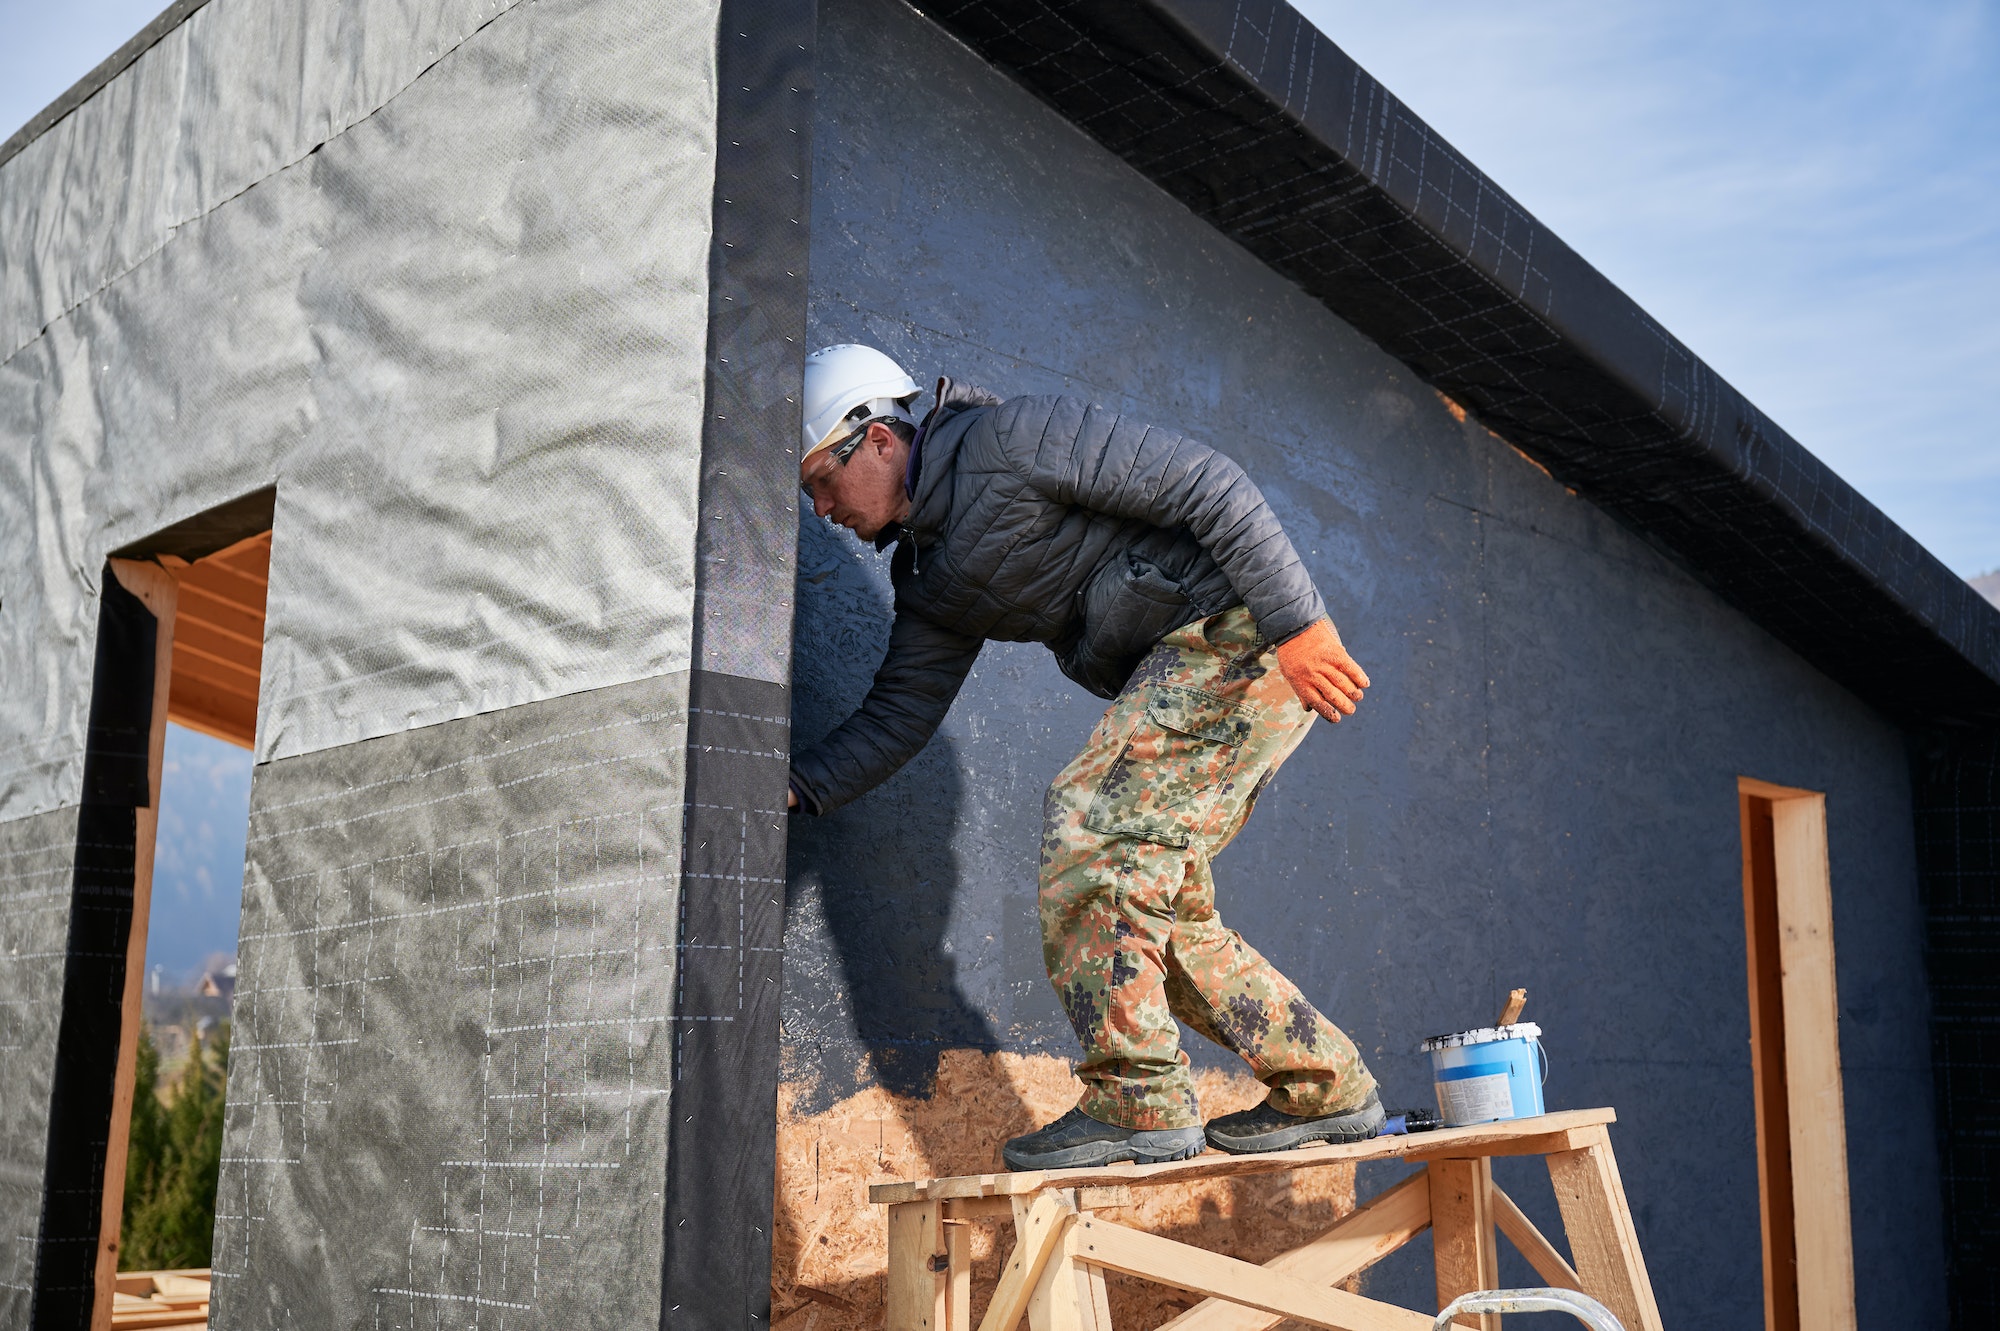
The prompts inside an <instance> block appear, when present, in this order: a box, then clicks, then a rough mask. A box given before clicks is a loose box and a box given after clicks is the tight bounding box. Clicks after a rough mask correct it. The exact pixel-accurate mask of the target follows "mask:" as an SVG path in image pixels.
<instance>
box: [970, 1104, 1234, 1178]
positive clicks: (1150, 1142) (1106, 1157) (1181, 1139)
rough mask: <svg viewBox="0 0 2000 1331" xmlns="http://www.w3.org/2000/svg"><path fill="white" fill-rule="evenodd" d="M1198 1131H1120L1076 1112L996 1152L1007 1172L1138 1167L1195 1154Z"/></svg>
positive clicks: (1198, 1147)
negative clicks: (1132, 1164)
mask: <svg viewBox="0 0 2000 1331" xmlns="http://www.w3.org/2000/svg"><path fill="white" fill-rule="evenodd" d="M1201 1148H1202V1135H1201V1128H1200V1127H1199V1126H1195V1127H1190V1128H1154V1129H1151V1130H1146V1129H1140V1128H1121V1127H1119V1126H1117V1125H1116V1124H1113V1123H1100V1122H1098V1121H1097V1120H1096V1119H1094V1118H1092V1117H1091V1116H1090V1115H1088V1114H1086V1113H1084V1112H1083V1110H1081V1109H1072V1110H1070V1111H1069V1112H1068V1113H1067V1114H1064V1115H1063V1116H1062V1117H1061V1118H1059V1119H1057V1120H1056V1121H1055V1122H1053V1123H1051V1124H1049V1125H1048V1126H1047V1127H1045V1128H1037V1129H1036V1130H1035V1131H1033V1132H1031V1133H1029V1134H1028V1135H1027V1136H1025V1137H1016V1138H1014V1140H1013V1141H1010V1142H1008V1143H1007V1144H1006V1145H1005V1146H1004V1147H1002V1148H1001V1149H1000V1158H1001V1159H1003V1160H1005V1161H1006V1162H1007V1168H1009V1169H1014V1170H1023V1169H1076V1168H1079V1167H1081V1166H1086V1165H1115V1164H1120V1163H1122V1162H1124V1161H1127V1160H1134V1161H1137V1162H1138V1163H1140V1164H1142V1165H1151V1164H1158V1163H1159V1162H1160V1161H1162V1160H1185V1159H1187V1158H1188V1157H1189V1156H1191V1155H1200V1154H1201Z"/></svg>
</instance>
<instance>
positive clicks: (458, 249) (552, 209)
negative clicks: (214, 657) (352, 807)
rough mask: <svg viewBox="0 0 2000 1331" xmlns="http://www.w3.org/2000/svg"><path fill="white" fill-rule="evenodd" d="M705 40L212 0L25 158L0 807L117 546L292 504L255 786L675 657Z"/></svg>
mask: <svg viewBox="0 0 2000 1331" xmlns="http://www.w3.org/2000/svg"><path fill="white" fill-rule="evenodd" d="M715 34H716V13H715V9H714V7H713V6H711V5H696V6H687V7H677V8H675V9H674V10H673V11H672V12H671V14H670V15H662V14H661V13H660V12H658V11H655V10H641V9H640V8H636V7H633V6H630V5H612V6H609V7H606V6H594V5H582V4H573V3H558V4H554V5H550V4H534V5H512V4H504V3H502V4H496V5H493V6H486V5H465V4H459V3H446V2H445V0H438V2H437V3H430V4H417V5H404V4H391V3H381V2H380V0H345V2H344V3H342V4H339V5H277V6H273V5H269V4H262V3H257V2H256V0H213V3H210V4H208V5H207V6H205V7H203V8H202V9H200V10H199V11H197V12H196V13H195V14H194V15H193V16H192V17H191V18H189V19H188V21H187V22H186V23H184V24H182V25H181V26H180V27H179V28H176V29H175V30H174V31H173V32H171V33H169V34H168V35H167V37H166V38H165V39H163V40H162V41H161V42H160V43H159V44H158V45H157V46H155V47H154V48H153V49H152V50H150V51H148V52H147V53H146V54H145V55H144V56H142V57H141V58H140V59H139V60H138V62H137V63H135V64H134V65H133V66H132V67H131V68H130V69H129V70H127V71H126V72H125V73H124V74H123V75H121V76H120V77H119V78H118V79H116V80H114V81H113V82H112V83H111V84H110V85H109V86H108V87H106V88H105V89H103V90H102V91H101V92H100V93H99V94H98V95H97V96H96V97H95V98H93V99H91V100H90V101H89V102H87V103H85V104H84V105H83V106H82V107H81V108H79V109H78V110H77V111H76V112H75V113H74V114H73V115H71V116H70V117H69V118H68V119H67V120H64V121H62V122H61V123H59V124H58V125H57V126H56V127H54V128H53V129H51V130H50V131H49V132H48V133H46V134H44V135H43V136H42V137H41V138H39V139H37V140H35V141H34V142H33V143H31V144H29V145H28V146H27V147H26V148H25V149H23V150H22V151H21V152H20V153H19V154H18V155H17V156H15V157H14V158H12V159H11V160H9V161H7V162H6V163H5V164H4V165H0V605H4V607H5V610H4V613H0V819H4V818H12V817H19V816H22V815H25V814H29V813H34V812H39V811H42V810H46V809H50V808H57V807H61V806H62V805H64V804H67V803H73V802H74V800H75V798H76V789H77V783H78V781H79V780H80V779H81V761H82V760H81V754H82V752H83V729H84V717H85V712H86V709H87V699H88V696H89V685H88V681H89V673H90V660H91V657H90V652H91V644H92V641H93V637H94V631H95V622H96V621H95V615H96V604H97V592H98V586H97V581H98V578H99V576H100V570H101V568H102V565H103V557H104V555H105V554H106V553H107V552H108V551H111V550H115V549H118V548H119V547H121V546H123V545H125V544H126V543H128V542H130V541H134V540H137V539H139V538H142V537H144V536H147V535H148V534H150V533H152V532H155V531H158V530H159V529H161V528H163V527H165V526H167V525H169V524H171V523H173V522H176V521H179V520H180V519H183V518H186V517H188V516H190V515H192V514H195V513H199V512H202V511H204V510H206V509H209V508H211V507H214V506H215V505H217V504H219V503H222V502H224V501H227V500H229V499H233V498H235V497H237V496H239V495H243V494H246V493H249V492H250V491H253V490H259V489H262V488H264V487H266V486H268V485H271V484H273V483H274V482H275V483H276V485H277V520H276V527H277V530H278V532H279V533H280V534H279V535H278V536H277V538H276V540H275V542H274V546H273V550H272V560H271V582H270V601H269V607H268V609H269V624H268V637H267V643H266V649H265V654H264V666H263V678H262V697H261V701H260V706H259V723H258V741H257V757H258V758H259V760H260V761H269V760H271V759H275V758H282V757H289V756H295V755H298V754H301V753H309V752H314V751H316V750H319V749H324V748H328V747H332V746H334V745H339V744H346V743H352V742H354V741H357V740H361V739H367V738H371V737H374V736H379V735H388V734H395V733H397V732H399V731H402V730H405V729H408V728H409V727H411V726H415V725H426V724H432V723H435V722H439V721H445V720H449V719H453V718H457V717H466V716H474V715H477V714H479V713H481V712H486V711H491V710H495V709H498V708H502V707H509V706H514V705H518V704H521V703H526V702H533V701H538V700H541V699H545V698H550V697H560V696H563V695H565V694H569V693H576V692H581V691H585V690H588V689H593V688H600V687H603V686H605V685H609V684H619V683H626V682H630V681H632V680H636V679H644V678H648V677H650V676H653V675H658V674H663V673H667V672H671V671H675V670H685V669H687V668H688V666H689V659H690V657H689V652H690V648H689V640H690V632H689V616H690V608H689V607H690V606H691V596H692V593H693V584H694V563H695V560H694V529H695V504H696V494H697V490H698V487H697V486H696V484H695V483H694V477H695V475H696V467H697V458H698V454H699V449H700V442H701V422H702V410H701V403H702V396H703V369H704V364H705V351H706V330H707V318H708V297H709V291H708V255H709V239H710V209H711V197H712V186H713V183H714V179H715V176H714V171H715V154H714V118H715V105H716V102H715V96H716V94H715V86H714V51H715ZM583 514H589V515H591V518H592V519H593V520H591V521H587V522H576V521H573V520H572V518H571V515H583Z"/></svg>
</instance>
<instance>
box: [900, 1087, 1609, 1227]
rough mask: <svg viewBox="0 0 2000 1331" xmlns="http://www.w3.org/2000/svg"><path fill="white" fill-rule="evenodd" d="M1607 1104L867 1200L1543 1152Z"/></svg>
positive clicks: (960, 1183) (1567, 1139) (943, 1181)
mask: <svg viewBox="0 0 2000 1331" xmlns="http://www.w3.org/2000/svg"><path fill="white" fill-rule="evenodd" d="M1617 1119H1618V1116H1617V1114H1616V1113H1614V1112H1613V1111H1612V1110H1609V1109H1572V1110H1567V1111H1565V1112H1563V1113H1559V1114H1543V1115H1541V1116H1539V1117H1537V1118H1517V1119H1510V1120H1508V1121H1506V1122H1502V1123H1481V1124H1476V1125H1475V1126H1472V1127H1469V1128H1444V1129H1442V1130H1440V1131H1437V1132H1420V1133H1414V1134H1410V1135H1402V1136H1395V1137H1377V1138H1375V1139H1374V1140H1373V1141H1365V1142H1346V1143H1342V1144H1340V1145H1335V1146H1310V1147H1304V1148H1301V1149H1299V1150H1296V1151H1273V1152H1271V1153H1269V1154H1266V1155H1224V1154H1222V1153H1221V1152H1216V1151H1211V1152H1209V1153H1207V1154H1205V1155H1199V1156H1196V1157H1195V1158H1194V1159H1192V1160H1179V1161H1175V1162H1173V1163H1171V1164H1164V1165H1102V1166H1099V1167H1096V1168H1092V1169H1068V1170H1047V1171H1043V1172H1039V1173H1023V1174H968V1175H965V1176H963V1177H959V1178H939V1179H915V1180H910V1181H897V1182H889V1183H876V1184H873V1185H871V1186H870V1187H869V1189H868V1200H869V1201H871V1202H875V1203H878V1204H881V1205H893V1204H895V1203H898V1202H912V1201H925V1200H930V1199H936V1198H948V1197H994V1196H1014V1195H1019V1194H1026V1193H1035V1192H1040V1191H1042V1190H1043V1189H1045V1188H1076V1187H1091V1186H1113V1185H1122V1186H1125V1187H1134V1188H1136V1187H1159V1186H1162V1185H1165V1184H1172V1183H1186V1182H1188V1181H1190V1180H1193V1179H1211V1178H1235V1177H1241V1176H1243V1175H1248V1174H1272V1173H1284V1172H1288V1171H1290V1170H1294V1169H1309V1168H1312V1167H1314V1166H1316V1165H1329V1164H1342V1163H1346V1162H1348V1161H1358V1160H1396V1159H1404V1160H1428V1159H1432V1158H1435V1157H1438V1156H1457V1157H1470V1156H1484V1155H1546V1154H1548V1153H1549V1152H1550V1151H1554V1150H1560V1151H1567V1150H1573V1149H1575V1148H1576V1146H1577V1144H1578V1142H1579V1141H1581V1140H1582V1139H1581V1138H1576V1137H1573V1135H1572V1134H1575V1133H1577V1132H1579V1131H1584V1130H1588V1129H1594V1128H1598V1127H1602V1126H1603V1125H1604V1124H1607V1123H1615V1122H1616V1121H1617Z"/></svg>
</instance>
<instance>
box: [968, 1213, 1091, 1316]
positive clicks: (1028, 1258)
mask: <svg viewBox="0 0 2000 1331" xmlns="http://www.w3.org/2000/svg"><path fill="white" fill-rule="evenodd" d="M1075 1214H1076V1213H1075V1211H1073V1210H1072V1209H1071V1207H1070V1203H1069V1199H1068V1198H1067V1197H1064V1196H1062V1195H1061V1194H1060V1193H1045V1194H1043V1195H1042V1196H1040V1197H1037V1198H1035V1199H1034V1202H1033V1204H1032V1205H1030V1206H1028V1207H1027V1208H1026V1210H1025V1211H1024V1212H1022V1214H1021V1216H1020V1218H1019V1219H1018V1220H1017V1221H1016V1222H1015V1236H1014V1251H1013V1253H1012V1254H1011V1255H1010V1256H1009V1257H1008V1258H1007V1265H1006V1266H1004V1267H1002V1268H1001V1269H1000V1284H999V1285H998V1286H997V1287H996V1288H995V1289H994V1291H993V1301H992V1302H991V1303H989V1304H987V1305H986V1316H985V1317H984V1318H982V1319H981V1320H980V1323H979V1331H1014V1327H1015V1326H1016V1325H1018V1324H1019V1323H1020V1320H1021V1315H1022V1314H1023V1313H1025V1312H1027V1311H1028V1299H1029V1298H1030V1296H1032V1295H1033V1294H1034V1292H1035V1285H1036V1283H1037V1282H1039V1281H1040V1280H1041V1278H1042V1271H1043V1268H1045V1267H1046V1266H1047V1265H1048V1261H1049V1254H1050V1253H1051V1252H1053V1251H1054V1250H1055V1249H1056V1248H1057V1247H1059V1246H1060V1245H1061V1242H1062V1236H1063V1231H1064V1230H1065V1229H1066V1228H1067V1227H1068V1225H1069V1222H1070V1221H1071V1219H1072V1218H1074V1216H1075Z"/></svg>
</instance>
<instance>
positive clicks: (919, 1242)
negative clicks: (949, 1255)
mask: <svg viewBox="0 0 2000 1331" xmlns="http://www.w3.org/2000/svg"><path fill="white" fill-rule="evenodd" d="M944 1252H945V1236H944V1206H943V1204H942V1203H940V1202H905V1203H904V1204H903V1205H901V1206H895V1207H891V1208H890V1209H889V1307H888V1323H887V1324H888V1331H944V1325H945V1272H944V1271H943V1270H941V1269H939V1267H938V1264H937V1263H934V1262H933V1261H932V1260H931V1258H933V1257H935V1256H940V1255H942V1254H943V1253H944Z"/></svg>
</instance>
